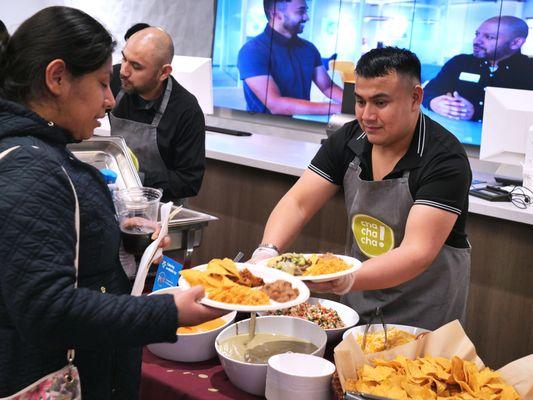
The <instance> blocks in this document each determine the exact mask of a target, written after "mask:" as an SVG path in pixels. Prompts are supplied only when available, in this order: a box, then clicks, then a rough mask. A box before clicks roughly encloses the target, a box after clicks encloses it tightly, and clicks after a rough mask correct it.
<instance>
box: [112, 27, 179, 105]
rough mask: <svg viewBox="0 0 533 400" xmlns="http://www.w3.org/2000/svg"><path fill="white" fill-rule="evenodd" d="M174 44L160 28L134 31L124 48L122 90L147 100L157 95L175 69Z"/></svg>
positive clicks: (121, 75) (121, 69) (121, 70)
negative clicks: (173, 65)
mask: <svg viewBox="0 0 533 400" xmlns="http://www.w3.org/2000/svg"><path fill="white" fill-rule="evenodd" d="M173 56H174V45H173V43H172V38H171V37H170V35H169V34H168V33H166V32H165V31H164V30H163V29H161V28H155V27H149V28H145V29H143V30H141V31H139V32H137V33H135V34H133V35H132V36H131V37H130V38H129V39H128V41H127V42H126V45H125V46H124V49H123V50H122V66H121V67H120V80H121V83H122V90H124V91H125V92H126V93H137V94H139V95H140V96H141V97H143V98H144V99H145V100H152V99H154V98H157V97H158V96H160V95H161V93H162V92H163V90H164V88H165V87H166V86H165V81H166V80H167V78H168V76H169V75H170V73H171V72H172V66H171V63H172V57H173Z"/></svg>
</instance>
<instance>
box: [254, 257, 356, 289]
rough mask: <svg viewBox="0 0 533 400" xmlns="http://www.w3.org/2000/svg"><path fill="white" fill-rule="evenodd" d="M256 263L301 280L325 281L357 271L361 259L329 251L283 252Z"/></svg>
mask: <svg viewBox="0 0 533 400" xmlns="http://www.w3.org/2000/svg"><path fill="white" fill-rule="evenodd" d="M257 265H258V266H261V267H268V268H269V269H276V270H280V271H283V272H286V273H288V274H290V275H293V276H294V277H295V278H297V279H299V280H301V281H312V282H327V281H332V280H334V279H337V278H340V277H341V276H344V275H348V274H351V273H352V272H355V271H357V270H358V269H359V268H360V267H361V261H359V260H357V259H356V258H353V257H349V256H344V255H340V254H331V253H324V254H320V253H283V254H281V255H279V256H277V257H272V258H269V259H266V260H263V261H260V262H259V263H257ZM330 271H331V272H330Z"/></svg>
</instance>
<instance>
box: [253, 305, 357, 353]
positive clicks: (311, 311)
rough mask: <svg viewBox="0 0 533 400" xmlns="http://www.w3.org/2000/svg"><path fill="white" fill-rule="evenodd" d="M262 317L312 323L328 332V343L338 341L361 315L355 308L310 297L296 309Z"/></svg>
mask: <svg viewBox="0 0 533 400" xmlns="http://www.w3.org/2000/svg"><path fill="white" fill-rule="evenodd" d="M261 315H283V316H289V317H296V318H302V319H305V320H306V321H311V322H313V323H314V324H317V325H318V326H320V327H321V328H322V329H324V330H325V331H326V334H327V335H328V342H333V341H336V340H337V339H339V338H340V337H341V336H342V334H343V333H344V331H346V330H347V329H349V328H351V327H353V326H354V325H355V324H357V323H358V322H359V315H358V314H357V312H356V311H355V310H354V309H353V308H351V307H348V306H347V305H344V304H341V303H338V302H336V301H333V300H327V299H321V298H318V297H309V299H307V301H305V302H303V303H301V304H298V305H296V306H294V307H291V308H287V309H283V310H277V311H270V312H268V313H261Z"/></svg>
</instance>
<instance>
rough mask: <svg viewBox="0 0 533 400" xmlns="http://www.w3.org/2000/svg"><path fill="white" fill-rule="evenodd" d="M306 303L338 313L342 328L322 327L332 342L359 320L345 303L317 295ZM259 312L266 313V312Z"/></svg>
mask: <svg viewBox="0 0 533 400" xmlns="http://www.w3.org/2000/svg"><path fill="white" fill-rule="evenodd" d="M307 303H309V304H313V305H315V304H321V305H322V306H324V307H326V308H332V309H333V310H335V311H337V314H339V317H340V319H341V320H342V322H344V328H335V329H324V330H325V331H326V334H327V335H328V342H334V341H336V340H338V339H339V338H340V337H341V335H342V333H343V332H345V331H346V330H347V329H349V328H351V327H352V326H354V325H355V324H357V323H358V322H359V314H357V312H356V311H355V310H354V309H353V308H351V307H349V306H347V305H344V304H341V303H338V302H336V301H333V300H327V299H321V298H318V297H310V298H309V299H307ZM259 314H260V315H267V313H259Z"/></svg>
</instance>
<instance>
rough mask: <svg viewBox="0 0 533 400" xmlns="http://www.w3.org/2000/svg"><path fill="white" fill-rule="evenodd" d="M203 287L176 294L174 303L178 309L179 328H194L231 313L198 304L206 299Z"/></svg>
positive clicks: (194, 287) (195, 287)
mask: <svg viewBox="0 0 533 400" xmlns="http://www.w3.org/2000/svg"><path fill="white" fill-rule="evenodd" d="M204 294H205V292H204V288H203V287H202V286H193V287H192V288H190V289H187V290H183V291H180V292H179V293H175V294H174V303H175V304H176V308H177V309H178V321H179V326H194V325H198V324H201V323H203V322H207V321H211V320H213V319H215V318H218V317H221V316H222V315H225V314H227V313H229V311H228V310H219V309H218V308H212V307H207V306H204V305H203V304H200V303H198V300H200V299H201V298H202V297H204Z"/></svg>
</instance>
